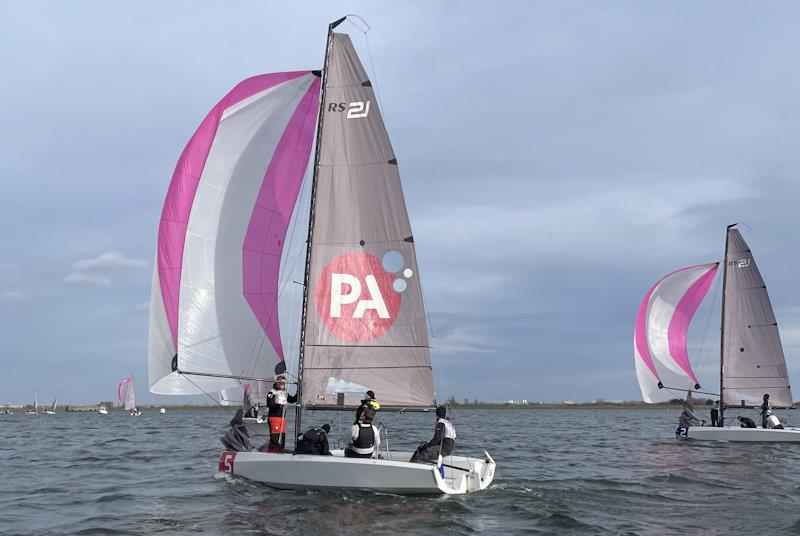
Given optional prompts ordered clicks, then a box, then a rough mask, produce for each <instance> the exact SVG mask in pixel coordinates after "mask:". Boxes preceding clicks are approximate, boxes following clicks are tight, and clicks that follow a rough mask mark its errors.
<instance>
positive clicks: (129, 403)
mask: <svg viewBox="0 0 800 536" xmlns="http://www.w3.org/2000/svg"><path fill="white" fill-rule="evenodd" d="M117 397H118V398H119V401H120V402H122V403H123V404H125V409H126V410H132V409H133V408H135V407H136V393H135V392H134V389H133V377H130V378H125V379H124V380H122V381H121V382H119V386H118V387H117Z"/></svg>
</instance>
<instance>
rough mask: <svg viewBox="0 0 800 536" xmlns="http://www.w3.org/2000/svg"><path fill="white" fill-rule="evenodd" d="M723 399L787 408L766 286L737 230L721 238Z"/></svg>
mask: <svg viewBox="0 0 800 536" xmlns="http://www.w3.org/2000/svg"><path fill="white" fill-rule="evenodd" d="M726 240H727V243H726V251H727V255H726V257H725V301H724V303H725V308H724V311H723V340H722V364H723V366H722V373H723V374H722V378H723V379H722V399H723V401H724V402H725V404H726V405H731V406H733V405H740V404H744V405H748V406H752V405H759V404H761V400H762V397H763V396H764V394H765V393H768V394H769V396H770V401H771V402H772V405H774V406H791V405H792V404H793V403H794V402H793V399H792V391H791V389H790V387H789V375H788V371H787V369H786V359H785V357H784V355H783V347H782V346H781V339H780V335H779V333H778V323H777V322H776V320H775V314H774V312H773V310H772V304H771V303H770V300H769V294H768V293H767V286H766V285H765V284H764V280H763V279H762V277H761V272H759V270H758V267H757V266H756V262H755V259H754V258H753V254H752V253H751V252H750V248H749V247H748V246H747V243H746V242H745V241H744V238H742V235H741V233H740V232H739V230H738V229H733V228H729V229H728V233H727V236H726Z"/></svg>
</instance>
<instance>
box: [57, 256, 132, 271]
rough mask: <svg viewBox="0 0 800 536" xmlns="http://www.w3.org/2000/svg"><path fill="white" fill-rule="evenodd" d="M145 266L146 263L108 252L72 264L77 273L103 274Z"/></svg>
mask: <svg viewBox="0 0 800 536" xmlns="http://www.w3.org/2000/svg"><path fill="white" fill-rule="evenodd" d="M145 266H147V261H143V260H141V259H129V258H127V257H125V255H123V254H122V253H119V252H117V251H108V252H106V253H103V254H101V255H99V256H98V257H95V258H94V259H81V260H79V261H75V262H74V263H73V264H72V268H73V269H74V270H76V271H79V272H104V271H107V270H113V269H114V268H139V267H145Z"/></svg>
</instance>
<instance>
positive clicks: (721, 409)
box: [719, 223, 738, 426]
mask: <svg viewBox="0 0 800 536" xmlns="http://www.w3.org/2000/svg"><path fill="white" fill-rule="evenodd" d="M736 225H738V224H736V223H732V224H730V225H728V226H727V227H726V228H725V257H723V259H722V312H721V313H720V333H719V425H720V426H725V396H724V393H723V392H722V384H723V370H724V368H725V367H724V363H725V291H726V287H727V283H728V242H729V240H728V235H729V232H730V230H731V228H733V227H735V226H736Z"/></svg>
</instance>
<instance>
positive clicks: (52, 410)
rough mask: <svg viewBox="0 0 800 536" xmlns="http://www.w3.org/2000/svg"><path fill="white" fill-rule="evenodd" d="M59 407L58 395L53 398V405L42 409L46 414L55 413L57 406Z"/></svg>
mask: <svg viewBox="0 0 800 536" xmlns="http://www.w3.org/2000/svg"><path fill="white" fill-rule="evenodd" d="M57 407H58V395H56V398H55V400H53V405H52V406H50V409H45V410H43V411H42V413H44V414H45V415H55V414H56V408H57Z"/></svg>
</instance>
